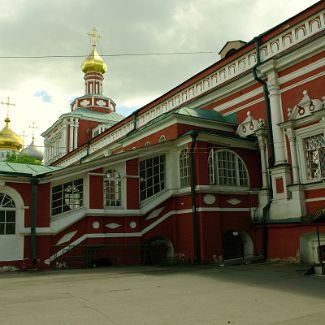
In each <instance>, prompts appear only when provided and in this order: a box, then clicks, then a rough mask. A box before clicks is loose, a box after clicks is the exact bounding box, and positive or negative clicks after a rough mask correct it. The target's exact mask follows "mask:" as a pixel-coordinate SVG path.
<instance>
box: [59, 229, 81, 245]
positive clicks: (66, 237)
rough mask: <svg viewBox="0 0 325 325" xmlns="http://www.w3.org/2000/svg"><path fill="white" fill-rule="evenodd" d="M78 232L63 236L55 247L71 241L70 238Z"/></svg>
mask: <svg viewBox="0 0 325 325" xmlns="http://www.w3.org/2000/svg"><path fill="white" fill-rule="evenodd" d="M77 232H78V230H75V231H71V232H68V233H67V234H65V235H64V236H62V237H61V238H60V239H59V240H58V241H57V243H56V245H61V244H64V243H66V242H68V241H70V240H71V239H72V237H73V236H74V235H75V234H76V233H77Z"/></svg>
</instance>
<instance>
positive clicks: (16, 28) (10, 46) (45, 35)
mask: <svg viewBox="0 0 325 325" xmlns="http://www.w3.org/2000/svg"><path fill="white" fill-rule="evenodd" d="M316 2H317V1H316V0H286V1H284V0H0V35H1V46H0V100H1V101H2V102H3V101H6V98H7V97H8V96H9V97H10V100H11V101H12V102H13V103H15V107H14V108H12V109H11V110H10V111H9V116H10V118H11V120H12V123H11V128H12V129H13V130H14V131H15V132H16V133H17V134H20V135H22V134H23V132H24V133H26V134H27V137H26V138H25V144H29V143H30V141H31V129H30V128H29V126H31V125H32V123H33V122H35V124H36V125H37V127H38V129H36V130H35V136H36V141H37V144H39V145H42V144H43V139H42V138H41V137H40V134H41V133H42V132H43V131H45V130H46V129H47V128H48V127H49V126H50V125H51V124H52V123H53V122H54V121H55V120H56V119H57V118H58V117H59V116H60V115H61V114H63V113H66V112H68V111H69V103H70V102H71V100H72V99H73V98H75V97H78V96H81V95H83V91H84V88H83V73H82V72H81V70H80V65H81V63H82V62H83V58H82V57H75V58H43V59H31V58H29V59H13V58H4V57H13V56H16V57H17V56H27V57H28V56H53V55H58V56H86V55H87V54H88V53H89V52H90V40H89V37H88V36H87V32H89V31H90V30H91V29H92V28H93V27H94V26H95V27H96V29H97V30H98V31H99V33H100V34H101V35H102V38H101V39H100V41H99V44H98V50H99V52H100V54H105V55H112V54H131V53H153V52H162V53H172V52H200V51H212V52H213V53H209V54H195V55H194V54H193V55H167V56H129V55H128V56H123V55H121V56H111V57H110V56H107V57H106V56H105V57H104V59H105V61H106V63H107V64H108V68H109V70H108V72H107V73H106V74H105V81H104V94H105V95H106V96H107V97H110V98H112V99H113V100H114V101H115V102H116V103H117V111H118V112H119V113H121V114H123V115H129V114H130V113H131V112H132V111H133V110H135V109H137V108H139V107H141V106H142V105H144V104H146V103H148V102H149V101H151V100H152V99H154V98H156V97H158V96H160V95H162V94H163V93H165V92H166V91H168V90H169V89H171V88H173V87H174V86H176V85H177V84H178V83H180V82H182V81H184V80H186V79H188V78H189V77H191V76H192V75H193V74H195V73H197V72H199V71H200V70H202V69H204V68H206V67H208V66H209V65H211V64H212V63H214V62H216V61H217V60H218V59H219V56H218V52H219V50H220V49H221V48H222V46H223V45H224V44H225V43H226V42H227V41H228V40H238V39H240V40H244V41H249V40H251V39H252V38H253V37H255V36H257V35H258V34H260V33H262V32H264V31H265V30H267V29H269V28H271V27H273V26H275V25H277V24H279V23H281V22H282V21H284V20H286V19H287V18H289V17H291V16H293V15H295V14H297V13H298V12H300V11H302V10H304V9H305V8H307V7H309V6H311V5H312V4H314V3H316ZM5 116H6V107H5V106H4V105H1V107H0V128H2V125H4V122H1V121H3V120H4V118H5Z"/></svg>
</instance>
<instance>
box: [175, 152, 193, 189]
mask: <svg viewBox="0 0 325 325" xmlns="http://www.w3.org/2000/svg"><path fill="white" fill-rule="evenodd" d="M178 164H179V165H178V171H179V186H180V188H184V187H188V186H190V185H191V175H190V166H189V150H188V149H187V148H183V149H182V150H181V151H180V153H179V155H178Z"/></svg>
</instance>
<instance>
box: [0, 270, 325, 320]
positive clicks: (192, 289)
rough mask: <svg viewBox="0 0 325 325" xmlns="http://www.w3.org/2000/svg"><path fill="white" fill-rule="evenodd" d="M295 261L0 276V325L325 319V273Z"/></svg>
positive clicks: (20, 273) (16, 273) (14, 273)
mask: <svg viewBox="0 0 325 325" xmlns="http://www.w3.org/2000/svg"><path fill="white" fill-rule="evenodd" d="M306 268H307V267H304V266H302V265H293V264H251V265H240V266H227V267H217V266H173V267H107V268H97V269H86V270H85V269H84V270H58V271H46V272H45V271H43V272H39V271H38V272H36V271H34V272H31V271H29V272H7V273H0V324H1V325H3V324H5V325H6V324H24V325H29V324H31V325H35V324H45V325H46V324H69V325H70V324H92V325H97V324H114V325H126V324H128V325H129V324H132V325H133V324H141V325H146V324H150V325H156V324H168V325H169V324H171V325H172V324H200V325H201V324H249V325H255V324H258V325H261V324H282V325H299V324H308V325H314V324H325V276H316V275H308V276H304V275H302V273H303V271H304V270H306Z"/></svg>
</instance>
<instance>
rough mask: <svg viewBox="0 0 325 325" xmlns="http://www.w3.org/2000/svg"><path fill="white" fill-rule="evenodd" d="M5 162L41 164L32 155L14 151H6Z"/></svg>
mask: <svg viewBox="0 0 325 325" xmlns="http://www.w3.org/2000/svg"><path fill="white" fill-rule="evenodd" d="M6 161H7V162H13V163H18V164H29V165H41V164H42V162H41V161H40V160H37V159H35V158H32V157H28V156H24V155H20V154H16V153H15V152H13V151H12V152H8V153H7V157H6Z"/></svg>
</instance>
